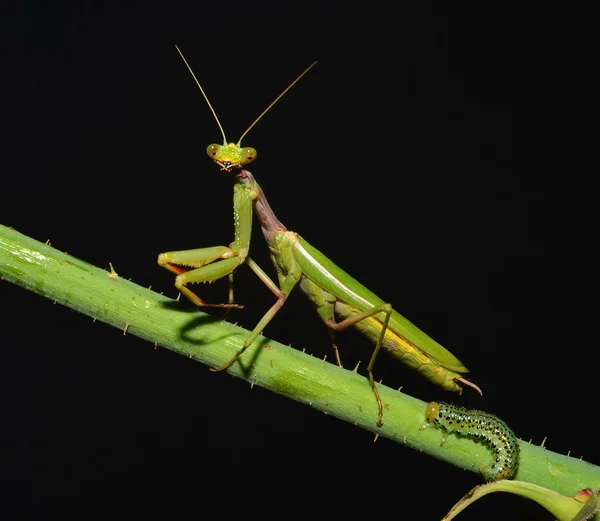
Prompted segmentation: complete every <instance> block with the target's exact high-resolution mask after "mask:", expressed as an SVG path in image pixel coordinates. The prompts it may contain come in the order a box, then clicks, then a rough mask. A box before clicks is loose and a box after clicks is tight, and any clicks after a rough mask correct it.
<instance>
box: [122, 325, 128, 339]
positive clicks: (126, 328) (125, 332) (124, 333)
mask: <svg viewBox="0 0 600 521" xmlns="http://www.w3.org/2000/svg"><path fill="white" fill-rule="evenodd" d="M128 329H129V324H125V327H124V328H123V336H125V335H126V334H127V330H128Z"/></svg>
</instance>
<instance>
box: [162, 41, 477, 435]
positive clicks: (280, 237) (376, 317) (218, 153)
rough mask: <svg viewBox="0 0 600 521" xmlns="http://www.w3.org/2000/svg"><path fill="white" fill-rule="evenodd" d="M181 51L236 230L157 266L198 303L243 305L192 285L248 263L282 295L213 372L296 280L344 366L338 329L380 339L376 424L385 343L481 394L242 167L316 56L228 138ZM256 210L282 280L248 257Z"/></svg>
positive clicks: (454, 362) (434, 376)
mask: <svg viewBox="0 0 600 521" xmlns="http://www.w3.org/2000/svg"><path fill="white" fill-rule="evenodd" d="M176 49H177V51H178V53H179V55H180V56H181V58H182V59H183V61H184V63H185V65H186V67H187V68H188V70H189V71H190V73H191V75H192V77H193V78H194V80H195V82H196V84H197V85H198V87H199V89H200V92H202V95H203V97H204V99H205V100H206V103H207V104H208V107H209V108H210V110H211V112H212V114H213V116H214V118H215V120H216V122H217V125H218V126H219V129H220V130H221V134H222V136H223V144H222V145H218V144H212V145H209V146H208V148H207V154H208V156H209V157H210V158H211V159H212V160H213V161H214V162H215V163H216V164H217V165H218V166H219V168H220V169H221V170H222V171H224V172H229V173H231V174H232V175H233V178H234V187H233V210H234V225H235V231H234V239H233V242H232V243H231V244H230V245H229V246H212V247H207V248H199V249H193V250H183V251H170V252H166V253H161V254H160V255H159V256H158V264H159V265H160V266H162V267H163V268H166V269H168V270H169V271H171V272H173V273H175V274H176V275H177V277H176V278H175V287H176V288H177V289H178V290H179V291H180V292H181V293H183V294H184V295H185V296H186V297H187V298H188V299H189V300H191V301H192V302H193V303H194V304H195V305H197V306H199V307H211V306H212V307H221V308H235V307H241V306H239V305H238V304H235V303H234V302H233V294H232V291H231V287H230V293H229V302H228V303H220V304H212V303H208V302H205V301H204V300H202V299H201V298H200V297H199V296H198V295H196V293H194V292H193V291H192V290H191V289H190V288H189V287H188V285H189V284H196V283H199V282H214V281H216V280H218V279H220V278H223V277H225V276H229V278H230V283H231V282H232V275H233V272H234V271H235V270H236V269H237V268H238V267H239V266H241V265H242V264H244V263H245V264H247V265H248V266H249V267H250V269H251V270H252V271H253V272H254V273H255V274H256V275H257V276H258V278H259V279H260V280H261V281H262V282H263V283H264V284H265V285H266V286H267V287H268V288H269V290H271V292H272V293H273V294H274V295H275V297H276V299H277V300H276V301H275V303H274V304H273V306H272V307H271V308H270V309H269V310H268V311H267V312H266V313H265V314H264V316H263V317H262V319H261V320H260V321H259V322H258V324H257V325H256V327H255V328H254V329H253V330H252V332H251V333H250V334H249V335H248V337H247V338H246V340H245V342H244V344H243V346H242V348H241V349H240V350H239V351H238V352H237V353H236V354H235V355H234V356H233V357H232V358H231V360H229V362H227V363H226V364H225V365H223V366H221V367H217V368H211V371H213V372H216V371H225V370H227V369H228V368H229V367H230V366H231V365H232V364H234V363H235V362H236V360H238V358H239V357H240V356H241V355H242V354H243V353H244V351H245V350H246V349H247V348H248V347H249V346H250V345H252V343H253V342H254V340H255V339H256V337H257V336H258V335H259V334H261V333H262V331H263V329H264V328H265V327H266V326H267V325H268V324H269V322H270V321H271V320H272V319H273V317H274V316H275V315H276V314H277V312H278V311H279V310H280V309H281V308H282V306H283V305H284V304H285V302H286V300H287V298H288V296H289V295H290V293H291V292H292V290H293V289H294V288H295V287H296V286H298V287H299V288H300V290H301V291H302V292H303V293H304V294H305V295H306V296H307V297H308V299H309V300H310V301H311V302H312V304H313V305H314V307H315V308H316V311H317V313H318V314H319V316H320V317H321V319H322V320H323V322H324V323H325V325H326V326H327V328H328V331H329V334H330V336H331V341H332V344H333V348H334V352H335V355H336V360H337V363H338V365H339V366H340V367H341V365H342V364H341V361H340V356H339V351H338V348H337V345H336V343H335V332H336V331H341V330H343V329H346V328H348V327H355V328H356V329H358V330H359V331H360V332H361V333H363V334H364V335H365V336H366V337H368V338H369V339H370V340H371V341H373V342H374V343H375V348H374V350H373V354H372V355H371V359H370V361H369V365H368V366H367V373H368V377H369V383H370V386H371V389H372V390H373V393H374V395H375V399H376V401H377V411H378V413H377V425H378V426H379V427H381V426H382V425H383V404H382V401H381V398H380V396H379V392H378V390H377V385H376V384H375V379H374V376H373V366H374V365H375V360H376V358H377V355H378V353H379V351H380V349H381V348H382V347H383V348H384V349H385V350H386V351H387V352H389V353H390V354H391V355H392V356H394V357H396V358H398V359H399V360H401V361H402V362H404V363H405V364H406V365H408V366H409V367H412V368H413V369H416V370H417V371H418V372H419V373H421V375H423V376H424V377H425V378H427V379H428V380H430V381H431V382H433V383H434V384H436V385H438V386H440V387H442V388H444V389H446V390H448V391H456V392H461V391H462V387H461V386H460V385H459V384H458V382H462V383H463V384H465V385H468V386H470V387H473V388H474V389H476V390H477V391H478V392H479V393H481V390H480V389H479V387H477V386H476V385H475V384H473V383H472V382H470V381H468V380H466V379H465V378H464V377H463V376H462V375H463V374H465V373H467V372H468V369H467V368H466V367H465V366H464V365H463V364H462V362H460V360H458V358H456V357H455V356H454V355H453V354H452V353H450V352H449V351H448V350H447V349H445V348H444V347H442V346H441V345H440V344H438V343H437V342H436V341H435V340H433V339H432V338H431V337H429V336H428V335H427V334H426V333H424V332H423V331H421V330H420V329H419V328H418V327H416V326H415V325H414V324H412V323H411V322H410V321H409V320H408V319H406V318H404V317H403V316H402V315H400V313H398V312H397V311H395V310H394V309H393V308H392V305H391V304H390V303H387V302H385V301H383V300H382V299H381V298H379V297H378V296H377V295H375V294H374V293H373V292H371V291H370V290H369V289H367V288H366V287H365V286H363V285H362V284H361V283H360V282H358V281H357V280H355V279H354V278H352V277H351V276H350V275H349V274H348V273H346V272H345V271H343V270H342V269H341V268H339V267H338V266H337V265H336V264H334V263H333V262H332V261H331V260H330V259H329V258H328V257H326V256H325V255H324V254H323V253H321V252H320V251H319V250H317V249H316V248H315V247H314V246H311V245H310V244H309V243H308V242H307V241H306V240H305V239H304V238H303V237H301V236H300V235H298V234H297V233H296V232H293V231H291V230H288V229H287V228H286V227H285V226H284V225H283V224H282V223H281V222H280V221H279V219H277V217H276V216H275V213H274V212H273V210H272V209H271V207H270V205H269V203H268V201H267V199H266V196H265V194H264V192H263V191H262V189H261V188H260V186H259V184H258V183H257V182H256V180H255V179H254V176H253V175H252V174H251V173H250V172H249V171H248V170H246V168H245V167H246V165H248V164H249V163H251V162H252V161H254V160H255V159H256V155H257V153H256V150H255V149H254V148H250V147H245V148H242V146H241V142H242V139H243V138H244V137H245V136H246V134H248V132H249V131H250V130H251V129H252V128H253V127H254V125H256V123H258V121H259V120H260V119H261V118H262V117H263V116H264V115H265V114H266V113H267V112H268V111H269V110H270V109H271V108H272V107H273V105H275V103H277V102H278V101H279V100H280V99H281V97H282V96H284V95H285V94H286V93H287V92H288V91H289V90H290V89H291V88H292V87H293V86H294V85H295V84H296V83H297V82H298V81H299V80H300V79H301V78H302V77H303V76H304V75H305V74H306V73H307V72H308V71H309V70H310V69H311V68H312V67H313V66H314V65H315V64H316V62H314V63H313V64H312V65H310V66H309V67H308V68H307V69H306V70H305V71H304V72H303V73H302V74H300V76H298V77H297V78H296V79H295V80H294V81H293V82H292V83H291V84H290V85H289V86H288V87H287V88H286V89H285V90H284V91H283V92H282V93H281V94H279V96H277V98H276V99H275V100H274V101H273V102H272V103H271V104H270V105H269V106H268V107H267V108H266V109H265V110H264V111H263V112H262V113H261V114H260V116H258V118H256V119H255V120H254V122H253V123H252V124H251V125H250V127H248V129H247V130H246V131H245V132H244V133H243V134H242V136H241V137H240V139H239V140H238V142H237V143H228V142H227V138H226V136H225V131H224V130H223V127H222V126H221V123H220V121H219V118H218V117H217V115H216V112H215V110H214V109H213V107H212V105H211V103H210V101H209V100H208V97H207V95H206V93H205V92H204V89H203V88H202V86H201V85H200V82H199V81H198V79H197V78H196V75H195V74H194V72H193V71H192V68H191V67H190V65H189V64H188V62H187V60H186V59H185V57H184V56H183V53H182V52H181V50H180V49H179V47H177V46H176ZM253 213H255V214H256V217H257V219H258V221H259V223H260V227H261V229H262V232H263V235H264V237H265V240H266V242H267V245H268V247H269V250H270V254H271V260H272V262H273V264H274V266H275V269H276V271H277V279H278V283H279V284H275V282H273V280H271V278H270V277H269V276H268V275H267V274H266V273H265V272H264V271H263V270H262V269H261V268H260V266H258V264H257V263H256V262H254V261H253V260H252V258H251V257H250V256H249V250H250V235H251V229H252V216H253Z"/></svg>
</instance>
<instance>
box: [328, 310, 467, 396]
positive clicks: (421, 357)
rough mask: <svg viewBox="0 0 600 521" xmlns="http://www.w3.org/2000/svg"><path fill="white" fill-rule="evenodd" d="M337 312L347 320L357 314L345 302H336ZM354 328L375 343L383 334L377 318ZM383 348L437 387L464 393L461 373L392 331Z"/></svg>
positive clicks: (388, 334) (388, 333)
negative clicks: (459, 382)
mask: <svg viewBox="0 0 600 521" xmlns="http://www.w3.org/2000/svg"><path fill="white" fill-rule="evenodd" d="M335 312H336V314H338V315H339V316H340V317H342V318H347V317H350V316H352V315H354V314H356V313H357V310H355V309H354V308H353V307H352V306H349V305H347V304H345V303H343V302H336V304H335ZM354 327H356V329H358V330H359V331H360V332H361V333H363V334H364V335H365V336H367V337H368V338H370V339H371V340H372V341H373V342H377V340H378V339H379V335H380V333H381V327H382V322H381V320H379V319H378V318H377V317H370V318H367V319H365V320H361V321H360V322H358V323H357V324H355V326H354ZM382 347H383V348H384V349H385V350H386V351H387V352H388V353H389V354H390V355H392V356H393V357H394V358H397V359H398V360H400V361H401V362H403V363H404V364H406V365H407V366H409V367H411V368H412V369H415V370H417V371H418V372H419V373H421V375H422V376H424V377H425V378H427V379H428V380H429V381H431V382H432V383H434V384H435V385H438V386H440V387H442V388H443V389H445V390H447V391H454V392H461V391H462V387H461V386H460V385H458V384H457V383H456V381H457V380H460V381H464V379H463V378H462V375H461V374H460V373H458V372H456V371H453V370H451V369H448V368H446V367H444V366H443V365H441V364H439V363H438V362H437V361H436V360H435V359H434V358H432V357H431V356H429V355H428V354H426V353H424V352H423V351H421V350H420V349H419V348H418V346H415V345H414V344H412V343H411V342H409V341H408V340H407V339H405V338H403V337H402V336H400V335H398V334H397V333H396V332H394V331H393V330H392V329H387V330H386V333H385V338H384V340H383V344H382Z"/></svg>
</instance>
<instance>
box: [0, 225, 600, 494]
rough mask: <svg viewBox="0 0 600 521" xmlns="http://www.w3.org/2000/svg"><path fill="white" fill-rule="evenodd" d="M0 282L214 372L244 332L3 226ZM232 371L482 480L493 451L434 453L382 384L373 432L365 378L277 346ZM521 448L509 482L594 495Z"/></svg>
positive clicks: (598, 479) (552, 458)
mask: <svg viewBox="0 0 600 521" xmlns="http://www.w3.org/2000/svg"><path fill="white" fill-rule="evenodd" d="M117 268H118V266H117ZM157 269H158V268H157ZM0 275H1V276H2V278H4V279H6V280H7V281H10V282H13V283H15V284H18V285H19V286H22V287H23V288H26V289H29V290H31V291H34V292H36V293H38V294H40V295H43V296H45V297H47V298H49V299H50V300H53V301H56V302H59V303H61V304H64V305H65V306H68V307H70V308H72V309H74V310H76V311H79V312H81V313H85V314H86V315H89V316H90V317H93V318H95V319H98V320H101V321H103V322H106V323H107V324H111V325H113V326H115V327H117V328H119V329H121V330H123V331H127V334H132V335H137V336H139V337H141V338H144V339H146V340H148V341H149V342H152V343H157V344H158V345H161V346H163V347H166V348H168V349H171V350H173V351H177V352H178V353H180V354H182V355H185V356H187V357H189V358H193V359H194V360H197V361H199V362H202V363H204V364H206V365H209V366H211V367H217V366H220V365H222V364H224V363H225V362H227V361H228V360H229V359H230V358H231V356H233V354H234V353H235V352H236V351H237V350H238V349H240V348H241V346H242V344H243V342H244V339H245V338H246V335H247V334H248V331H246V330H245V329H242V328H240V327H237V326H234V325H232V324H230V323H228V322H225V321H223V320H219V319H216V318H214V317H212V316H210V315H207V314H205V313H202V312H200V311H188V310H187V309H186V308H185V307H184V306H183V305H180V304H179V303H178V302H177V301H175V300H172V299H169V298H167V297H164V296H162V295H159V294H157V293H154V292H153V291H150V290H148V289H145V288H142V287H140V286H138V285H136V284H134V283H132V282H130V281H128V280H124V279H122V278H119V277H118V276H116V275H114V274H111V273H110V272H108V271H104V270H101V269H99V268H96V267H95V266H92V265H90V264H87V263H86V262H83V261H81V260H79V259H76V258H74V257H71V256H70V255H67V254H65V253H62V252H60V251H58V250H55V249H54V248H52V247H50V246H48V245H46V244H43V243H41V242H38V241H36V240H34V239H31V238H29V237H27V236H25V235H22V234H20V233H18V232H17V231H15V230H12V229H10V228H7V227H5V226H1V225H0ZM228 372H229V373H230V374H232V375H234V376H237V377H239V378H244V379H245V380H247V381H249V382H254V383H256V385H260V386H261V387H264V388H266V389H269V390H271V391H274V392H276V393H279V394H283V395H285V396H288V397H289V398H293V399H294V400H297V401H300V402H303V403H306V404H309V405H310V406H312V407H314V408H315V409H318V410H320V411H323V412H325V413H327V414H331V415H332V416H336V417H337V418H340V419H342V420H345V421H347V422H350V423H353V424H355V425H357V426H359V427H362V428H363V429H367V430H370V431H372V432H374V433H376V434H378V435H380V436H383V437H387V438H389V439H391V440H394V441H397V442H399V443H402V444H404V445H407V446H409V447H412V448H415V449H417V450H420V451H422V452H424V453H426V454H429V455H431V456H434V457H436V458H439V459H442V460H444V461H447V462H449V463H452V464H453V465H456V466H458V467H461V468H464V469H466V470H471V471H473V472H478V469H479V467H480V466H481V465H487V464H489V462H490V458H491V453H490V451H489V449H487V448H486V447H485V446H483V445H481V444H478V443H475V442H474V441H472V440H471V439H467V438H457V437H456V436H450V437H449V438H448V440H447V441H446V443H445V444H444V446H443V447H440V440H441V436H442V433H441V431H439V430H438V429H435V428H431V429H425V430H419V428H420V427H421V426H422V425H423V424H424V423H425V416H424V413H425V407H426V403H425V402H422V401H420V400H417V399H416V398H412V397H411V396H408V395H406V394H404V393H400V392H398V391H395V390H393V389H390V388H389V387H385V386H383V385H379V386H378V388H379V392H380V394H381V399H382V401H383V403H384V404H385V409H384V418H383V419H384V425H383V427H381V428H378V427H377V426H376V420H377V409H376V403H375V399H374V397H373V394H372V391H371V388H370V386H369V382H368V380H367V379H366V378H365V377H363V376H361V375H359V374H357V373H355V372H353V371H349V370H346V369H341V368H339V367H337V366H335V365H332V364H330V363H326V362H324V361H322V360H319V359H316V358H314V357H312V356H310V355H308V354H305V353H302V352H301V351H298V350H297V349H293V348H291V347H287V346H284V345H282V344H280V343H279V342H276V341H274V340H270V339H267V338H265V337H262V336H259V338H258V339H257V341H256V342H255V343H254V345H253V346H251V348H250V349H248V351H247V352H246V353H245V354H244V356H243V357H242V359H241V362H237V363H235V364H233V366H232V367H231V368H230V369H229V371H228ZM212 377H214V376H211V375H210V374H208V373H207V374H206V378H212ZM520 445H521V463H520V466H519V470H518V472H517V474H516V476H515V479H519V480H522V481H528V482H531V483H535V484H537V485H540V486H543V487H547V488H550V489H553V490H556V491H558V492H561V493H563V494H567V495H574V494H575V493H576V492H577V491H578V490H580V489H582V488H585V487H590V488H593V489H598V488H600V468H599V467H597V466H595V465H591V464H589V463H587V462H584V461H581V460H578V459H575V458H571V457H567V456H564V455H561V454H556V453H554V452H551V451H549V450H546V449H544V448H543V447H538V446H534V445H531V444H529V443H526V442H524V441H521V442H520Z"/></svg>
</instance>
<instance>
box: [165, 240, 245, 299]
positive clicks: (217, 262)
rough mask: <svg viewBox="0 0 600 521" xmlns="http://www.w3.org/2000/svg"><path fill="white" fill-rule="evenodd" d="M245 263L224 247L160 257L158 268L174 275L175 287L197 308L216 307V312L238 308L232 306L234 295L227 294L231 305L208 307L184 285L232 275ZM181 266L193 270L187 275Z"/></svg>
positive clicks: (199, 249)
mask: <svg viewBox="0 0 600 521" xmlns="http://www.w3.org/2000/svg"><path fill="white" fill-rule="evenodd" d="M242 262H244V258H243V257H241V256H239V255H238V254H236V253H235V252H234V250H232V249H231V248H228V247H227V246H212V247H209V248H198V249H195V250H183V251H170V252H167V253H161V254H160V255H159V257H158V264H159V265H160V266H162V267H163V268H166V269H168V270H169V271H172V272H173V273H177V277H176V278H175V287H176V288H177V289H178V290H179V291H181V293H183V294H184V295H185V296H186V297H187V298H189V299H190V300H191V301H192V302H193V303H194V304H196V306H202V307H219V308H241V307H243V306H240V305H239V304H234V303H233V301H232V300H233V293H232V292H231V291H230V293H229V299H230V302H229V303H227V304H210V303H208V302H205V301H204V300H202V299H201V298H200V297H199V296H198V295H196V294H195V293H194V292H193V291H192V290H191V289H189V288H188V287H187V284H194V283H198V282H214V281H215V280H218V279H220V278H222V277H225V276H226V275H230V274H232V273H233V271H234V270H235V269H236V268H237V267H238V266H239V265H240V264H241V263H242ZM180 266H188V267H191V268H193V269H190V270H189V271H186V270H185V269H184V268H182V267H180Z"/></svg>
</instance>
